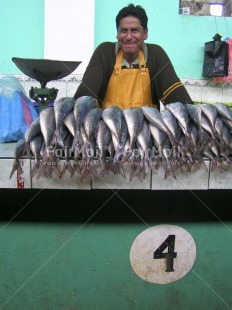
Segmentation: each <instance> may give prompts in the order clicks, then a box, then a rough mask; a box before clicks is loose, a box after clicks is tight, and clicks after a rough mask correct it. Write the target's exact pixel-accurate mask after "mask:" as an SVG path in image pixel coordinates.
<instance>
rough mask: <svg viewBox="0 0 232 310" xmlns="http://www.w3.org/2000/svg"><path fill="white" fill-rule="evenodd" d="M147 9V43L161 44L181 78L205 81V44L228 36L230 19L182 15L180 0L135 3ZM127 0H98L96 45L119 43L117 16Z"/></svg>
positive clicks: (231, 19)
mask: <svg viewBox="0 0 232 310" xmlns="http://www.w3.org/2000/svg"><path fill="white" fill-rule="evenodd" d="M133 3H134V4H140V5H142V6H143V7H144V9H145V10H146V12H147V15H148V28H149V36H148V39H147V42H149V43H156V44H159V45H161V46H162V47H163V48H164V49H165V50H166V52H167V53H168V55H169V57H170V59H171V61H172V63H173V65H174V67H175V69H176V72H177V74H178V75H179V77H181V78H198V79H199V78H202V66H203V49H204V43H205V42H208V41H211V40H212V37H213V36H214V35H215V34H216V33H217V32H219V33H220V34H221V35H222V39H225V38H227V37H229V35H230V32H229V29H231V27H232V18H231V17H227V18H224V17H213V16H206V17H205V16H188V15H180V14H179V13H178V11H179V0H166V1H162V0H159V1H150V0H144V1H143V2H142V3H141V2H137V1H136V2H133ZM127 4H128V1H126V0H119V1H116V2H112V3H111V2H108V1H106V0H96V17H95V18H96V19H95V46H97V45H98V44H100V43H101V42H103V41H115V40H116V27H115V17H116V15H117V13H118V11H119V10H120V9H121V8H122V7H124V6H126V5H127Z"/></svg>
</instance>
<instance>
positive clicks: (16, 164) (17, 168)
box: [9, 160, 23, 179]
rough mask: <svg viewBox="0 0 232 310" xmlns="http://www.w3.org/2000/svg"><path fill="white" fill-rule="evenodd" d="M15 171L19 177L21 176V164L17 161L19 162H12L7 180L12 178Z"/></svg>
mask: <svg viewBox="0 0 232 310" xmlns="http://www.w3.org/2000/svg"><path fill="white" fill-rule="evenodd" d="M15 171H17V173H18V174H19V175H21V174H23V169H22V167H21V164H20V161H19V160H15V161H14V163H13V167H12V170H11V173H10V177H9V179H11V178H12V176H13V175H14V173H15Z"/></svg>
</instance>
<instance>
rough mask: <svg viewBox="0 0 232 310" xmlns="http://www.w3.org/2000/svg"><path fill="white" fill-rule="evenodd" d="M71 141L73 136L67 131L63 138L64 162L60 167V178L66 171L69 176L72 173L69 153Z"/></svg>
mask: <svg viewBox="0 0 232 310" xmlns="http://www.w3.org/2000/svg"><path fill="white" fill-rule="evenodd" d="M72 141H73V136H72V134H71V133H70V132H69V133H68V134H67V135H66V137H65V138H64V156H65V162H64V164H63V168H62V169H61V172H60V174H61V178H62V177H63V176H64V174H65V172H66V171H68V172H69V173H70V176H71V177H72V176H73V175H74V172H75V170H74V168H73V166H72V163H71V160H70V157H71V156H70V155H71V147H72Z"/></svg>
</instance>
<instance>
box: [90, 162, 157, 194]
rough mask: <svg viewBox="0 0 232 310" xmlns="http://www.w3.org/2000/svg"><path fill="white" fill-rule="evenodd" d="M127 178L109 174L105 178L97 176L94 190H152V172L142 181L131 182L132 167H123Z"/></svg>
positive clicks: (136, 179)
mask: <svg viewBox="0 0 232 310" xmlns="http://www.w3.org/2000/svg"><path fill="white" fill-rule="evenodd" d="M123 169H124V172H125V176H126V178H124V177H123V176H122V175H120V174H119V175H114V174H113V173H112V172H109V173H108V174H107V175H105V176H104V177H100V176H97V177H96V181H95V182H92V188H93V189H150V188H151V172H150V171H149V173H148V175H147V176H146V177H145V179H143V180H142V181H141V180H139V179H138V178H137V177H134V178H132V180H131V181H130V171H131V170H130V166H129V165H124V166H123Z"/></svg>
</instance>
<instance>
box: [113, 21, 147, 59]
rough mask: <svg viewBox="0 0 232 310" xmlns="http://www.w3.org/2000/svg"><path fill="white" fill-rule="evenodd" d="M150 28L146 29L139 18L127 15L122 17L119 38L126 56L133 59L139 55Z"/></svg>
mask: <svg viewBox="0 0 232 310" xmlns="http://www.w3.org/2000/svg"><path fill="white" fill-rule="evenodd" d="M147 36H148V30H147V29H146V30H144V29H143V27H142V25H141V24H140V21H139V19H138V18H136V17H134V16H127V17H124V18H122V19H121V21H120V24H119V27H118V33H117V39H118V43H119V47H120V48H121V49H122V52H123V55H124V57H125V58H126V59H127V60H129V59H131V60H132V61H133V60H134V59H135V58H136V57H137V56H138V52H139V50H140V49H141V48H142V46H143V42H144V40H146V39H147Z"/></svg>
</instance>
